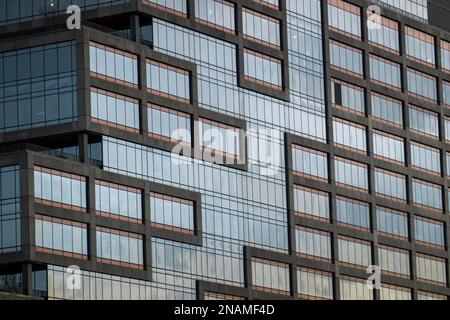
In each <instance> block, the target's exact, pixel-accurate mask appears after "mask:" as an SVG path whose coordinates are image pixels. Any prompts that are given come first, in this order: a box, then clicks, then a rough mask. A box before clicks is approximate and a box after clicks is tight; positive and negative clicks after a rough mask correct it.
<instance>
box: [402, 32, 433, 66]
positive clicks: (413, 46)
mask: <svg viewBox="0 0 450 320" xmlns="http://www.w3.org/2000/svg"><path fill="white" fill-rule="evenodd" d="M405 40H406V55H407V56H408V58H410V59H413V60H416V61H418V62H422V63H423V62H424V63H426V64H429V65H432V66H433V67H434V66H435V64H436V60H435V59H436V53H435V51H434V48H435V44H434V43H435V41H434V37H433V36H431V35H429V34H426V33H424V32H422V31H419V30H417V29H413V28H411V27H408V26H406V27H405Z"/></svg>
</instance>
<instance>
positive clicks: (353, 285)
mask: <svg viewBox="0 0 450 320" xmlns="http://www.w3.org/2000/svg"><path fill="white" fill-rule="evenodd" d="M339 287H340V290H339V292H340V297H341V300H373V290H371V289H369V288H368V287H367V279H359V278H354V277H349V276H344V275H341V276H340V279H339Z"/></svg>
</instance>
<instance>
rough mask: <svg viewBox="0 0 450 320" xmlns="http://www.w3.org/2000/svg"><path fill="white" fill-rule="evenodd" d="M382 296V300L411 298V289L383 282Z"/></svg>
mask: <svg viewBox="0 0 450 320" xmlns="http://www.w3.org/2000/svg"><path fill="white" fill-rule="evenodd" d="M380 298H381V300H411V289H409V288H404V287H399V286H393V285H389V284H384V283H383V284H382V285H381V289H380Z"/></svg>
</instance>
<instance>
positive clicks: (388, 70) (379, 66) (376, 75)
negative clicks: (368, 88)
mask: <svg viewBox="0 0 450 320" xmlns="http://www.w3.org/2000/svg"><path fill="white" fill-rule="evenodd" d="M369 65H370V80H371V81H372V82H373V83H376V84H378V85H381V86H384V87H387V88H390V89H392V90H396V91H400V90H401V89H402V79H401V70H400V65H399V64H398V63H396V62H393V61H390V60H386V59H383V58H381V57H378V56H375V55H372V54H371V55H370V58H369Z"/></svg>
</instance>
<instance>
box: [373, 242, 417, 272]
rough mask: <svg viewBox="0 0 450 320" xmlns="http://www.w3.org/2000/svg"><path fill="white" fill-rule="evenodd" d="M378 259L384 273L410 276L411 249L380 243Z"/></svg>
mask: <svg viewBox="0 0 450 320" xmlns="http://www.w3.org/2000/svg"><path fill="white" fill-rule="evenodd" d="M378 260H379V264H380V267H381V271H382V272H383V273H386V274H390V275H394V276H400V277H403V278H409V276H410V266H409V251H407V250H402V249H397V248H393V247H388V246H385V245H381V244H380V245H378Z"/></svg>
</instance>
